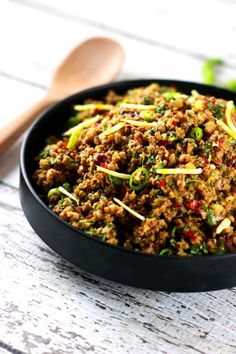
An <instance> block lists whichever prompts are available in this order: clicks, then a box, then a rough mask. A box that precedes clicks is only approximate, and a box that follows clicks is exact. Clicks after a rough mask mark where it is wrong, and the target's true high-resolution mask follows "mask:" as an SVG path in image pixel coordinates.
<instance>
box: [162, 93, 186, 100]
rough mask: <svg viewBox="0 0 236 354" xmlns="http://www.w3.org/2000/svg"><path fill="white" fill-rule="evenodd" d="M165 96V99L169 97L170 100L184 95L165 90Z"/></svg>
mask: <svg viewBox="0 0 236 354" xmlns="http://www.w3.org/2000/svg"><path fill="white" fill-rule="evenodd" d="M163 96H164V97H165V99H167V100H170V99H172V98H174V99H175V98H178V97H181V96H182V94H181V93H180V92H175V91H174V92H165V93H164V94H163Z"/></svg>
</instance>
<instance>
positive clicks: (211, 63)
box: [202, 58, 223, 85]
mask: <svg viewBox="0 0 236 354" xmlns="http://www.w3.org/2000/svg"><path fill="white" fill-rule="evenodd" d="M222 64H223V61H222V60H221V59H218V58H216V59H209V60H206V61H205V63H204V64H203V67H202V76H203V82H204V84H208V85H213V84H214V83H215V81H216V74H215V67H216V66H219V65H222Z"/></svg>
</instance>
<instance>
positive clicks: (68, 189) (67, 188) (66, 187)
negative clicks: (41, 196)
mask: <svg viewBox="0 0 236 354" xmlns="http://www.w3.org/2000/svg"><path fill="white" fill-rule="evenodd" d="M62 187H63V188H65V189H66V190H67V191H68V192H71V185H70V183H68V182H65V183H63V185H62Z"/></svg>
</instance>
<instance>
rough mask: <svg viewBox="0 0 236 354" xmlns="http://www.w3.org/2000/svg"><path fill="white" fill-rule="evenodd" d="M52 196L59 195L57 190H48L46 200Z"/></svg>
mask: <svg viewBox="0 0 236 354" xmlns="http://www.w3.org/2000/svg"><path fill="white" fill-rule="evenodd" d="M54 194H60V192H59V190H58V188H52V189H50V190H49V192H48V198H51V196H53V195H54Z"/></svg>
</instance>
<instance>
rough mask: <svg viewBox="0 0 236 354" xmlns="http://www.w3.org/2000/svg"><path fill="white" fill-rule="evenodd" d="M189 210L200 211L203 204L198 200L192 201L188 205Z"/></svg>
mask: <svg viewBox="0 0 236 354" xmlns="http://www.w3.org/2000/svg"><path fill="white" fill-rule="evenodd" d="M187 206H188V208H189V209H192V210H194V211H199V210H200V208H201V204H200V203H199V202H198V201H197V200H195V199H194V200H191V202H189V203H188V205H187Z"/></svg>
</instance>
